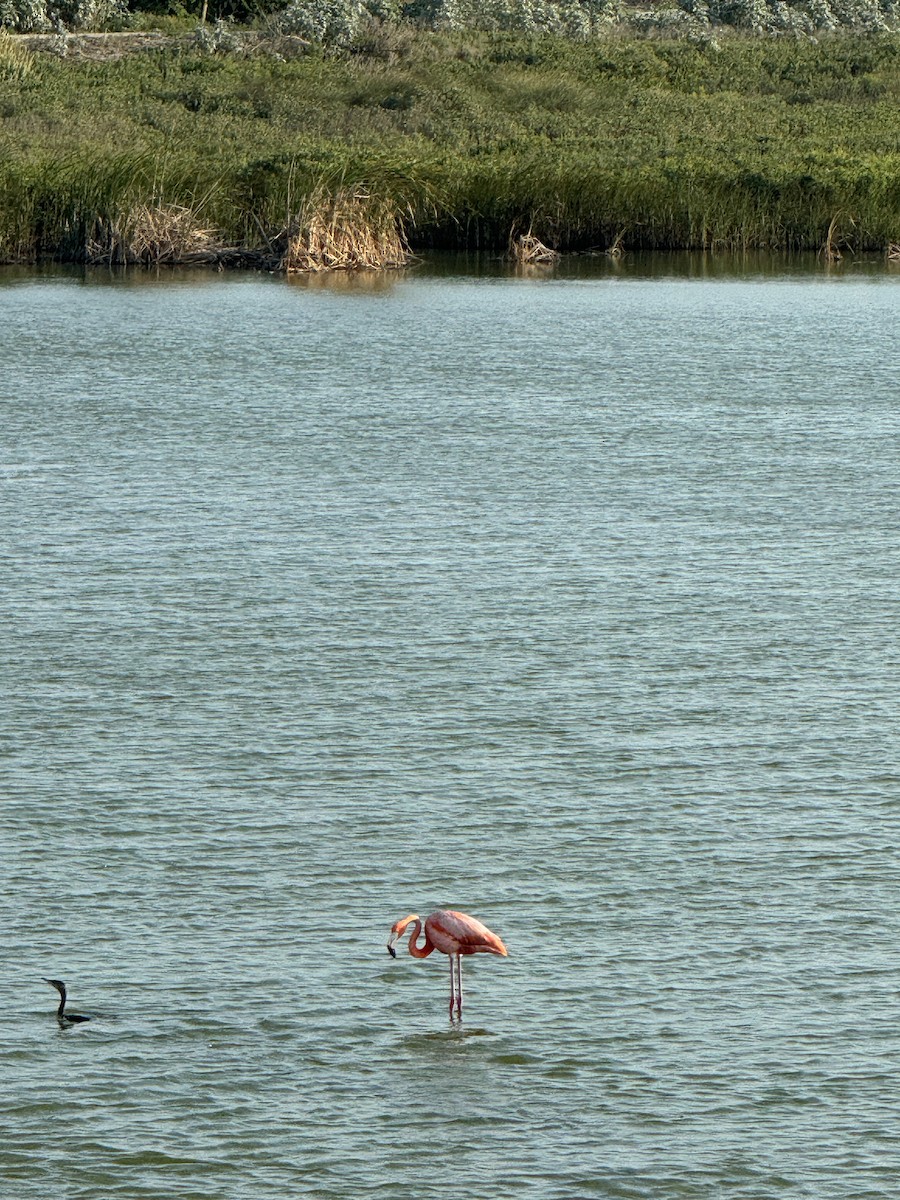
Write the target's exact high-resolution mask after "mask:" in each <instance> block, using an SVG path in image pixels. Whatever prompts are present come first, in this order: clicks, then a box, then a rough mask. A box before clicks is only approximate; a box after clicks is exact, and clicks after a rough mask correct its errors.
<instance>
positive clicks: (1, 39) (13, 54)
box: [0, 29, 34, 82]
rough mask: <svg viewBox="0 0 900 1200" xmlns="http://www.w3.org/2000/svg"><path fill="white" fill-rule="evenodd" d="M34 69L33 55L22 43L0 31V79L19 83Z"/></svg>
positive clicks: (11, 35)
mask: <svg viewBox="0 0 900 1200" xmlns="http://www.w3.org/2000/svg"><path fill="white" fill-rule="evenodd" d="M33 68H34V55H33V54H32V53H31V51H30V50H29V49H28V46H27V45H25V44H24V42H23V41H22V40H21V39H20V38H17V37H15V36H14V35H13V34H11V33H9V32H8V31H7V30H6V29H0V79H9V80H12V81H13V82H21V81H22V80H24V79H25V78H26V77H27V76H28V75H30V74H31V72H32V70H33Z"/></svg>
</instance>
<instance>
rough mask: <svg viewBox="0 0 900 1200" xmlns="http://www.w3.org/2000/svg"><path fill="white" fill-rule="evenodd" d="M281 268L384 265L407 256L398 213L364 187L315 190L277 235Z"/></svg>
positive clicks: (362, 268) (399, 262)
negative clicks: (281, 252)
mask: <svg viewBox="0 0 900 1200" xmlns="http://www.w3.org/2000/svg"><path fill="white" fill-rule="evenodd" d="M283 236H284V237H285V239H286V248H285V251H284V256H283V258H282V260H281V267H282V269H283V270H285V271H289V272H290V271H309V272H318V271H384V270H390V269H395V268H398V267H404V266H406V265H407V263H408V262H409V261H410V259H411V258H412V257H413V255H412V254H411V252H410V249H409V243H408V241H407V239H406V232H405V230H404V227H403V222H402V219H401V214H400V213H399V212H398V210H397V208H396V206H395V205H394V204H392V203H391V202H390V201H386V200H380V199H378V198H377V197H375V196H372V195H371V194H370V193H369V192H368V191H367V190H366V189H365V188H339V189H338V190H337V191H336V192H331V193H329V192H326V191H324V190H321V189H320V190H318V191H316V192H314V193H313V194H312V195H311V196H310V197H309V198H308V199H307V200H306V202H305V203H304V205H303V207H302V208H301V210H300V212H299V214H298V215H297V218H296V220H295V221H293V222H292V223H291V226H290V228H289V229H288V231H287V232H286V234H285V235H283Z"/></svg>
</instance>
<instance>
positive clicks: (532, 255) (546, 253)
mask: <svg viewBox="0 0 900 1200" xmlns="http://www.w3.org/2000/svg"><path fill="white" fill-rule="evenodd" d="M509 256H510V258H511V259H512V260H513V261H514V262H516V263H518V264H519V266H520V267H538V266H550V265H551V263H555V262H557V261H558V259H559V257H560V255H559V251H558V250H551V249H550V247H549V246H545V245H544V243H543V242H542V241H540V239H539V238H536V237H535V236H534V234H533V233H532V232H531V231H530V230H529V231H528V233H520V234H519V236H518V237H513V238H511V239H510V244H509Z"/></svg>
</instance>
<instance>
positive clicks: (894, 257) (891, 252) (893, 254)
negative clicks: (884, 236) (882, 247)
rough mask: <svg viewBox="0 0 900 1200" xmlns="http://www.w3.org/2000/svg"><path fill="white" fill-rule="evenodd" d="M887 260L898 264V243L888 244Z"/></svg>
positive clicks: (899, 257)
mask: <svg viewBox="0 0 900 1200" xmlns="http://www.w3.org/2000/svg"><path fill="white" fill-rule="evenodd" d="M887 260H888V262H891V263H900V242H890V243H889V244H888V248H887Z"/></svg>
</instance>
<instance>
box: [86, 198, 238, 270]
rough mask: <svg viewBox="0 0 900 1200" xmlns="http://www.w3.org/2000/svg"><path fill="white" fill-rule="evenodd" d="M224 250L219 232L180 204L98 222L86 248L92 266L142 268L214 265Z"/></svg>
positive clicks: (136, 210)
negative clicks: (198, 264) (163, 265)
mask: <svg viewBox="0 0 900 1200" xmlns="http://www.w3.org/2000/svg"><path fill="white" fill-rule="evenodd" d="M224 251H225V247H224V246H223V244H222V239H221V236H220V235H219V233H218V231H217V230H215V229H207V228H204V227H203V225H202V224H201V223H200V220H199V216H198V214H197V212H196V211H195V210H194V209H192V208H185V207H183V206H182V205H179V204H163V205H159V206H151V205H147V204H140V205H137V206H136V207H135V208H133V209H132V210H131V211H130V212H128V213H126V214H124V215H123V216H122V217H121V218H119V219H118V220H115V221H109V222H107V221H101V222H98V224H97V227H96V229H95V231H94V236H93V237H92V238H91V240H90V241H89V242H88V245H87V248H86V253H87V260H88V262H91V263H110V264H116V265H126V264H141V265H143V266H151V265H159V264H162V263H167V264H175V263H213V262H217V261H219V259H220V257H221V256H222V254H223V252H224Z"/></svg>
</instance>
